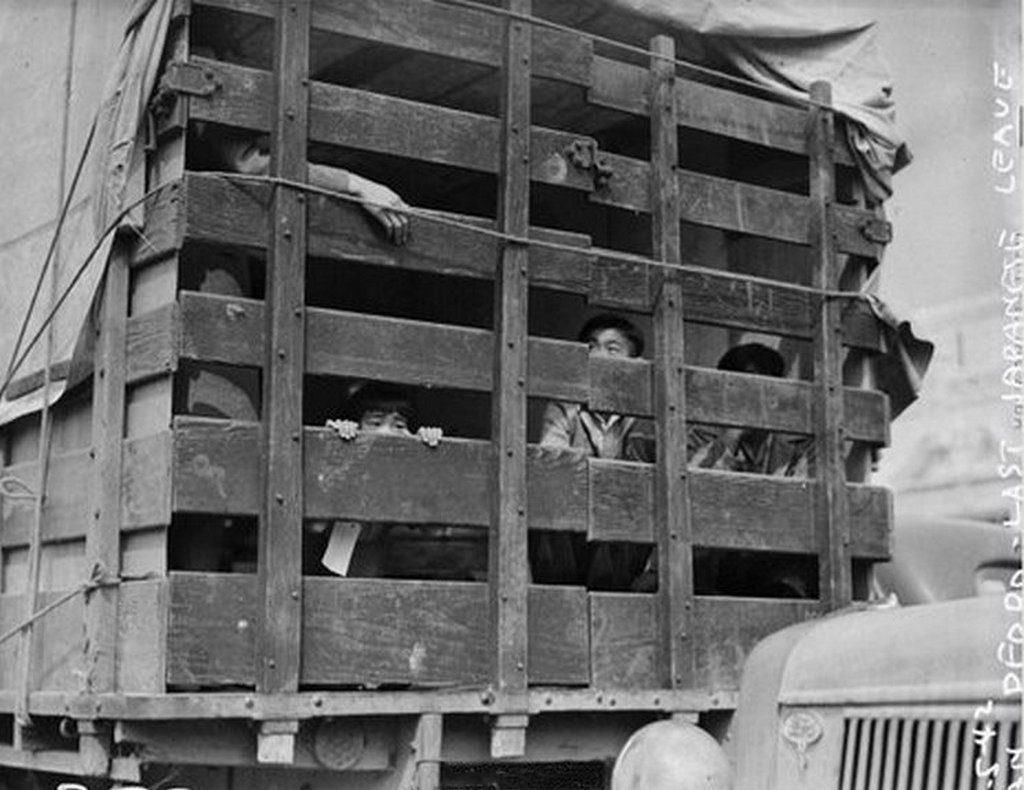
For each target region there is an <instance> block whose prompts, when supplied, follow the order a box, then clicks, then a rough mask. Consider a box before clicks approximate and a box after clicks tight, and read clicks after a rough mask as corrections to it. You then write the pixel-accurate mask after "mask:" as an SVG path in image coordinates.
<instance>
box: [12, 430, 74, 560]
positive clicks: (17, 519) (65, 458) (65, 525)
mask: <svg viewBox="0 0 1024 790" xmlns="http://www.w3.org/2000/svg"><path fill="white" fill-rule="evenodd" d="M92 465H93V462H92V458H91V451H90V450H89V449H82V450H73V451H72V452H70V453H55V454H54V455H53V457H52V459H51V461H50V472H49V479H50V482H49V485H48V491H47V499H46V518H45V519H44V521H43V524H42V540H43V542H44V543H49V542H52V541H58V540H73V539H75V538H80V537H84V536H85V534H86V525H87V524H88V523H89V520H90V519H91V518H92V507H91V504H92V503H91V498H90V493H89V491H88V489H87V488H85V487H83V485H82V481H83V480H86V479H88V476H89V475H90V474H91V473H92ZM4 473H5V474H7V475H11V476H13V477H17V478H18V479H19V480H22V481H24V482H25V483H26V484H27V485H28V486H29V487H31V488H32V490H36V486H37V482H36V481H37V479H38V476H39V465H38V463H37V462H35V461H33V462H30V463H24V464H15V465H12V466H8V467H5V468H4ZM2 506H3V529H2V531H0V546H5V547H6V546H20V545H25V544H27V543H28V538H29V531H30V529H31V520H32V500H29V499H11V498H9V497H4V498H3V502H2Z"/></svg>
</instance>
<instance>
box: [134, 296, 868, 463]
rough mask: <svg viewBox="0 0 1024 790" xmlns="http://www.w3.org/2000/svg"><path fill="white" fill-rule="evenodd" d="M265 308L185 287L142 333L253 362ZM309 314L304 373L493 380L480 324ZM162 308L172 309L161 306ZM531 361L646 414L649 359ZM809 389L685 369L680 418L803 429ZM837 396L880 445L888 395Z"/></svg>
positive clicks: (223, 358)
mask: <svg viewBox="0 0 1024 790" xmlns="http://www.w3.org/2000/svg"><path fill="white" fill-rule="evenodd" d="M680 298H682V297H680ZM264 309H265V308H264V305H263V303H261V302H259V301H256V300H249V299H237V298H233V297H217V296H209V295H200V294H194V293H187V292H183V293H182V295H181V304H180V314H181V316H183V318H182V320H181V325H180V326H179V327H177V328H173V329H172V328H168V329H166V330H160V331H153V332H150V333H149V334H150V335H151V336H156V337H161V338H164V339H165V340H166V342H175V340H174V338H178V337H180V351H179V352H178V353H180V355H181V356H182V357H185V358H188V359H195V360H199V361H204V362H231V363H232V364H236V365H247V366H257V365H260V364H261V361H262V359H263V355H264V354H265V348H266V341H265V337H266V335H265V332H264V331H263V320H264ZM306 312H307V315H308V320H307V341H306V372H307V373H308V374H313V375H338V376H358V377H364V378H371V379H380V380H385V381H399V382H405V383H409V384H416V385H423V386H444V387H456V388H459V389H469V390H478V391H487V390H489V389H490V387H491V382H492V377H491V367H492V365H491V360H492V345H493V340H492V334H491V333H490V332H489V331H487V330H482V329H473V328H468V327H458V326H452V325H445V324H434V323H428V322H422V321H412V320H403V319H396V318H388V317H381V316H370V315H364V314H359V313H348V312H342V311H332V310H323V309H308V310H307V311H306ZM160 315H161V316H163V317H166V318H169V317H170V314H169V313H167V312H161V314H160ZM143 318H145V317H143ZM146 320H147V323H151V322H150V321H149V319H148V318H147V319H146ZM129 337H131V334H129ZM342 341H343V342H342ZM131 347H132V344H131V343H130V344H129V348H131ZM147 348H148V349H149V351H150V353H153V354H154V355H156V356H158V357H167V356H173V355H174V351H173V350H170V351H169V350H167V349H155V348H153V347H152V346H147ZM529 359H530V363H529V366H528V374H527V391H528V393H529V394H530V395H531V396H535V397H544V398H551V399H557V400H568V401H577V402H587V403H589V404H590V406H591V408H594V409H599V410H614V411H617V412H619V413H626V414H638V415H642V416H650V415H651V414H652V408H651V403H652V400H651V364H650V363H649V362H645V361H641V360H626V359H606V360H599V359H594V360H590V359H588V356H587V352H586V347H585V346H584V345H583V344H582V343H573V342H567V341H560V340H553V339H546V338H539V337H533V338H531V339H530V340H529ZM129 360H131V357H129ZM131 366H132V363H131V361H130V362H129V367H131ZM813 392H814V387H813V385H812V384H810V383H808V382H800V381H791V380H778V379H771V378H768V377H764V376H750V375H746V374H739V373H731V372H723V371H716V370H709V369H706V368H697V367H687V368H686V397H687V409H688V412H687V417H688V419H689V420H691V421H694V422H701V423H711V424H718V425H733V426H751V427H761V428H767V429H771V430H777V431H784V432H790V433H810V431H811V428H812V421H811V401H812V398H813ZM843 394H844V397H845V398H846V399H847V408H846V411H847V417H848V423H847V425H846V431H847V436H848V437H849V438H850V439H853V440H856V441H866V442H871V443H874V444H885V443H886V442H887V439H888V420H887V419H885V417H886V405H885V403H886V402H885V398H884V397H883V396H882V395H881V394H880V393H878V392H873V391H868V390H859V389H853V388H846V389H845V390H844V393H843Z"/></svg>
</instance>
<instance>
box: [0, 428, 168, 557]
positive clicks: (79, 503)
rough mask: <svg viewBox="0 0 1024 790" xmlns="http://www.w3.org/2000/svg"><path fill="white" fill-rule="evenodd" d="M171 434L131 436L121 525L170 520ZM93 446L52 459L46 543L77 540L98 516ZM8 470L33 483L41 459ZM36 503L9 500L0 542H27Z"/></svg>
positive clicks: (130, 527)
mask: <svg viewBox="0 0 1024 790" xmlns="http://www.w3.org/2000/svg"><path fill="white" fill-rule="evenodd" d="M170 448H171V437H170V434H168V433H164V434H157V435H154V436H146V437H137V438H132V439H127V440H125V443H124V454H125V464H126V465H128V466H129V467H130V472H126V474H125V478H124V482H123V487H122V501H121V528H122V530H123V531H132V530H135V529H142V528H145V527H150V526H157V525H160V524H167V523H169V522H168V520H167V518H168V515H169V513H170V501H171V499H170V497H171V490H170V468H171V467H170ZM92 455H93V454H92V450H91V449H90V448H83V449H80V450H72V451H70V452H67V453H54V454H53V456H52V458H51V459H50V471H49V483H48V484H47V488H46V518H45V519H44V520H43V532H42V539H43V543H44V544H45V543H57V542H60V541H67V540H77V539H81V538H84V537H85V534H86V531H87V528H88V525H89V523H90V522H91V520H92V504H91V502H90V498H89V490H88V487H87V486H84V485H83V483H82V481H83V480H88V479H89V478H88V475H89V474H90V473H91V472H92V465H93V463H94V461H93V458H92ZM4 472H5V473H7V474H11V475H16V476H17V477H18V478H19V479H20V480H23V481H25V482H26V483H27V484H28V485H29V486H31V487H32V488H34V487H35V480H36V479H37V478H38V463H37V462H31V463H25V464H17V465H15V466H9V467H7V468H6V469H5V470H4ZM32 507H33V503H32V500H30V499H6V500H5V501H4V514H3V516H4V521H3V529H2V530H0V546H5V547H6V546H23V545H26V544H27V543H28V539H29V531H30V528H31V523H32V522H31V520H32Z"/></svg>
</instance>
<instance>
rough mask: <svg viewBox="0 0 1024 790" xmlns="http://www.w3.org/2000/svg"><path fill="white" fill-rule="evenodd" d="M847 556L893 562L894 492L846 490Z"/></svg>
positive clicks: (868, 488) (853, 487)
mask: <svg viewBox="0 0 1024 790" xmlns="http://www.w3.org/2000/svg"><path fill="white" fill-rule="evenodd" d="M846 501H847V508H848V510H847V513H848V515H849V519H850V555H851V556H852V557H856V558H857V559H872V560H878V561H879V562H885V561H886V560H889V559H891V558H892V528H893V492H892V490H891V489H889V488H881V487H877V486H865V485H849V484H848V485H847V486H846Z"/></svg>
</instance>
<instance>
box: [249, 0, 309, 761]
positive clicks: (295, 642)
mask: <svg viewBox="0 0 1024 790" xmlns="http://www.w3.org/2000/svg"><path fill="white" fill-rule="evenodd" d="M309 25H310V0H282V2H281V3H280V4H279V6H278V15H277V22H276V28H275V44H274V74H275V76H276V91H277V93H276V96H277V102H276V111H275V115H274V127H273V135H272V138H271V139H272V150H271V173H272V174H274V175H275V176H280V177H282V178H287V179H293V180H297V181H304V180H305V179H306V170H307V165H306V137H307V128H308V122H307V120H308V93H307V89H308V84H309V83H308V80H307V71H308V68H309ZM270 222H271V226H270V228H269V236H270V238H269V245H268V246H269V255H268V261H267V322H268V325H267V336H268V337H269V338H270V342H269V344H268V347H267V359H266V363H265V365H264V383H263V440H264V458H265V461H266V467H265V470H264V487H263V491H264V499H263V510H262V514H261V516H262V517H261V520H260V547H259V548H260V552H259V589H260V595H261V602H262V606H261V611H262V627H261V629H260V641H259V652H258V654H257V655H258V665H257V670H256V689H257V691H260V692H264V693H276V692H290V691H296V690H297V689H298V685H299V654H300V638H301V623H302V507H303V505H302V371H303V365H304V339H305V338H304V324H305V316H304V310H303V300H304V298H305V271H306V199H305V195H303V194H302V193H301V192H300V191H297V190H294V189H290V188H284V187H280V186H277V187H275V188H274V199H273V205H272V207H271V212H270ZM287 735H288V732H287V731H286V730H285V729H282V728H280V727H279V728H277V729H276V730H275V731H274V732H273V733H270V732H268V733H267V734H266V736H264V735H263V734H262V733H261V736H260V737H261V739H262V738H263V737H267V738H274V739H275V741H280V740H281V739H282V737H283V736H287ZM292 738H294V735H292ZM284 752H287V749H280V748H275V753H284Z"/></svg>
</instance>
